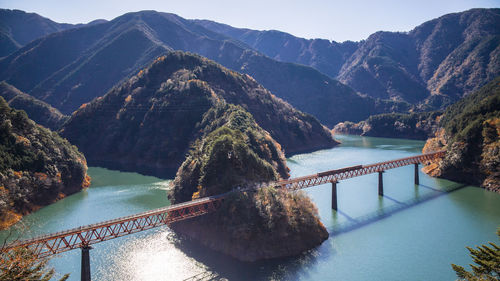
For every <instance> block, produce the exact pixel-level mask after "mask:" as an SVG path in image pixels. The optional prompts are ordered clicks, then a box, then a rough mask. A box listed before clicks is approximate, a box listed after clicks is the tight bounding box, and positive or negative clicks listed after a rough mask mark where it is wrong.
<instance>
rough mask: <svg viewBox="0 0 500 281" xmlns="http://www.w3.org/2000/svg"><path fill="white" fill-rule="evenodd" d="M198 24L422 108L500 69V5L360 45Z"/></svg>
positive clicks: (443, 102)
mask: <svg viewBox="0 0 500 281" xmlns="http://www.w3.org/2000/svg"><path fill="white" fill-rule="evenodd" d="M195 22H197V23H198V24H201V25H203V26H205V27H206V28H208V29H211V30H213V31H215V32H219V33H222V34H225V35H227V36H229V37H231V38H234V39H236V40H240V41H242V42H244V43H246V44H247V45H249V46H251V47H252V48H254V49H256V50H258V51H259V52H262V53H264V54H265V55H267V56H269V57H272V58H274V59H276V60H279V61H285V62H293V63H300V64H304V65H308V66H312V67H314V68H316V69H317V70H319V71H321V72H323V73H325V74H327V75H328V76H330V77H333V78H337V79H339V80H340V81H341V82H343V83H345V84H347V85H349V86H351V87H352V88H354V89H355V90H357V91H359V92H361V93H364V94H368V95H369V96H371V97H376V98H382V99H393V100H396V101H406V102H409V103H412V104H418V106H419V108H421V109H433V108H444V107H446V106H447V105H449V104H450V103H452V102H455V101H457V100H458V99H460V98H461V97H463V96H466V95H467V94H470V93H472V92H473V91H475V90H477V89H479V88H480V87H481V86H482V85H484V84H486V83H487V82H489V81H491V80H492V79H493V78H494V77H496V76H497V75H499V74H500V61H499V58H500V47H499V46H500V37H499V36H500V29H499V28H498V27H499V26H500V9H473V10H469V11H465V12H461V13H454V14H448V15H444V16H442V17H440V18H437V19H434V20H431V21H428V22H425V23H423V24H422V25H420V26H417V27H416V28H415V29H414V30H412V31H411V32H409V33H397V32H376V33H374V34H372V35H371V36H369V37H368V38H367V39H366V40H363V41H361V42H356V43H354V42H344V43H337V42H335V41H332V42H329V41H326V40H306V39H302V38H297V37H294V36H292V35H290V34H287V33H283V32H279V31H274V30H271V31H256V30H249V29H239V28H234V27H231V26H228V25H224V24H219V23H215V22H211V21H195ZM351 121H352V120H351Z"/></svg>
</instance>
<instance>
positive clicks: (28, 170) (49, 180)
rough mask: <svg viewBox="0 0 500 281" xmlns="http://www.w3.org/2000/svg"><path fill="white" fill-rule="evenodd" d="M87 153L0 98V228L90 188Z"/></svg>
mask: <svg viewBox="0 0 500 281" xmlns="http://www.w3.org/2000/svg"><path fill="white" fill-rule="evenodd" d="M86 172H87V165H86V160H85V157H84V156H83V155H82V154H81V153H80V152H78V150H77V149H76V147H74V146H72V145H71V144H70V143H68V142H67V141H66V140H63V139H62V138H61V137H59V136H58V135H57V134H56V133H54V132H51V131H50V130H48V129H46V128H43V127H41V126H39V125H36V124H35V123H34V122H33V121H31V120H30V119H29V118H28V117H27V116H26V114H25V113H24V112H23V111H18V110H14V109H11V108H10V107H9V106H8V105H7V103H6V102H5V100H4V99H3V98H1V97H0V229H4V228H6V227H8V226H10V225H12V224H14V223H15V222H17V221H18V220H19V219H20V218H21V217H22V216H23V215H26V214H28V213H29V212H32V211H34V210H36V209H38V208H40V207H41V206H44V205H47V204H50V203H52V202H54V201H56V200H58V199H61V198H63V197H65V196H66V195H68V194H72V193H75V192H77V191H79V190H81V189H82V188H83V187H88V186H89V184H90V178H89V177H88V176H87V173H86Z"/></svg>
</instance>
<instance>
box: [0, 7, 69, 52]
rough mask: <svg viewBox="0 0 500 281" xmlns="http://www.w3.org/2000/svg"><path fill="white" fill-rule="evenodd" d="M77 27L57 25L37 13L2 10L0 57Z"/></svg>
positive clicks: (0, 20) (0, 10)
mask: <svg viewBox="0 0 500 281" xmlns="http://www.w3.org/2000/svg"><path fill="white" fill-rule="evenodd" d="M75 26H77V25H73V24H66V23H57V22H54V21H51V20H50V19H47V18H44V17H42V16H39V15H38V14H35V13H26V12H23V11H20V10H8V9H0V57H4V56H6V55H9V54H11V53H12V52H14V51H16V50H17V49H19V48H21V47H22V46H24V45H26V44H27V43H29V42H31V41H33V40H35V39H37V38H41V37H43V36H46V35H48V34H50V33H54V32H58V31H62V30H66V29H69V28H73V27H75Z"/></svg>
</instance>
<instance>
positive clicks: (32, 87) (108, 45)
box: [0, 11, 408, 126]
mask: <svg viewBox="0 0 500 281" xmlns="http://www.w3.org/2000/svg"><path fill="white" fill-rule="evenodd" d="M54 50H57V52H55V51H54ZM171 50H184V51H190V52H193V53H198V54H200V55H202V56H205V57H207V58H209V59H213V60H215V61H217V62H219V63H221V64H222V65H224V66H226V67H228V68H230V69H233V70H236V71H238V72H242V73H247V74H249V75H251V76H252V77H254V78H255V79H256V80H257V81H258V82H259V83H261V84H262V85H263V86H264V87H266V88H267V89H269V90H270V91H271V92H273V93H274V94H275V95H277V96H279V97H281V98H283V99H285V100H287V101H289V102H290V103H291V104H292V105H294V106H296V107H297V108H299V109H301V110H303V111H305V112H308V113H311V114H314V115H315V116H317V117H318V119H319V120H321V121H322V122H324V123H325V124H327V125H328V126H333V125H334V124H336V123H337V122H340V121H343V120H354V121H359V120H362V119H364V118H367V117H368V116H369V115H370V114H375V113H382V112H387V111H393V110H396V111H404V110H406V109H407V108H408V104H405V103H393V102H389V101H379V100H375V99H372V98H369V97H363V96H360V95H358V94H357V93H356V92H355V91H353V90H352V89H351V88H350V87H348V86H345V85H343V84H341V83H339V82H338V81H336V80H334V79H331V78H329V77H328V76H326V75H324V74H322V73H320V72H319V71H317V70H315V69H313V68H311V67H307V66H302V65H297V64H292V63H284V62H278V61H276V60H273V59H271V58H269V57H266V56H264V55H262V54H259V53H258V52H256V51H254V50H252V49H251V48H250V47H249V46H247V45H245V44H244V43H242V42H240V41H237V40H234V39H230V38H229V37H227V36H225V35H222V34H219V33H216V32H214V31H211V30H208V29H206V28H205V27H203V26H201V25H199V24H197V23H196V22H193V21H189V20H185V19H183V18H181V17H178V16H176V15H173V14H166V13H158V12H154V11H143V12H137V13H128V14H125V15H123V16H120V17H118V18H116V19H114V20H112V21H110V22H104V23H100V24H94V25H86V26H83V27H80V28H74V29H70V30H66V31H64V32H58V33H54V34H51V35H48V36H46V37H43V38H41V39H38V40H36V41H33V42H31V43H29V44H28V45H26V46H25V47H23V48H22V49H20V50H18V51H16V52H15V53H13V54H12V55H10V56H8V57H6V58H4V59H2V60H0V80H6V81H7V82H8V83H9V84H11V85H13V86H15V87H17V88H18V89H20V90H21V91H24V92H26V93H28V94H30V95H32V96H34V97H36V98H38V99H41V100H43V101H45V102H47V103H49V104H51V105H52V106H54V107H56V108H58V109H59V110H61V112H63V113H64V114H69V113H71V112H72V111H74V110H75V109H77V108H78V107H79V106H80V105H81V104H83V103H85V102H88V101H90V100H92V99H93V98H95V97H98V96H102V95H104V94H105V93H106V92H107V91H108V90H109V89H111V88H112V87H113V86H114V85H116V84H117V83H119V82H120V81H122V80H124V79H126V78H128V77H131V76H132V75H134V74H136V73H137V72H138V71H139V69H140V68H141V67H144V66H145V65H147V64H148V63H150V62H151V61H152V60H153V59H154V58H156V57H158V56H159V55H161V54H164V53H166V52H168V51H171ZM354 108H358V110H353V109H354Z"/></svg>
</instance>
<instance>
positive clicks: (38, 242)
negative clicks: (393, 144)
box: [4, 151, 445, 257]
mask: <svg viewBox="0 0 500 281" xmlns="http://www.w3.org/2000/svg"><path fill="white" fill-rule="evenodd" d="M444 153H445V152H444V151H438V152H434V153H428V154H423V155H418V156H412V157H406V158H401V159H396V160H391V161H385V162H380V163H375V164H371V165H357V166H352V167H347V168H342V169H336V170H330V171H325V172H321V173H317V174H313V175H309V176H304V177H297V178H293V179H289V180H282V181H278V182H274V183H269V184H268V185H273V186H277V187H282V188H286V189H289V190H296V189H301V188H306V187H311V186H316V185H321V184H325V183H329V182H337V181H339V180H343V179H348V178H352V177H357V176H362V175H366V174H370V173H376V172H381V171H385V170H388V169H393V168H397V167H401V166H405V165H411V164H416V163H423V162H425V161H429V160H432V159H435V158H440V157H443V156H444ZM243 191H249V189H245V190H243ZM227 194H228V193H225V194H221V195H217V196H211V197H205V198H201V199H197V200H193V201H189V202H185V203H180V204H175V205H171V206H168V207H164V208H159V209H155V210H151V211H147V212H143V213H139V214H135V215H131V216H126V217H121V218H117V219H113V220H108V221H104V222H100V223H96V224H91V225H87V226H81V227H78V228H73V229H70V230H65V231H61V232H57V233H52V234H47V235H42V236H39V237H35V238H32V239H28V240H24V241H19V242H15V243H13V244H10V245H8V246H7V247H6V248H5V249H4V250H11V249H14V248H19V247H26V248H29V249H30V250H32V251H33V253H35V255H37V256H39V257H46V256H50V255H53V254H57V253H62V252H65V251H69V250H73V249H76V248H80V247H83V246H88V245H91V244H95V243H99V242H103V241H107V240H110V239H113V238H118V237H121V236H124V235H128V234H132V233H136V232H139V231H143V230H147V229H151V228H154V227H158V226H162V225H168V224H170V223H173V222H176V221H180V220H184V219H188V218H192V217H196V216H201V215H204V214H207V213H209V212H213V211H215V210H216V209H217V208H218V207H219V206H220V205H221V202H222V200H223V199H224V198H225V197H226V196H227Z"/></svg>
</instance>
